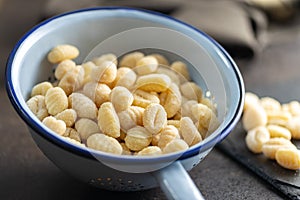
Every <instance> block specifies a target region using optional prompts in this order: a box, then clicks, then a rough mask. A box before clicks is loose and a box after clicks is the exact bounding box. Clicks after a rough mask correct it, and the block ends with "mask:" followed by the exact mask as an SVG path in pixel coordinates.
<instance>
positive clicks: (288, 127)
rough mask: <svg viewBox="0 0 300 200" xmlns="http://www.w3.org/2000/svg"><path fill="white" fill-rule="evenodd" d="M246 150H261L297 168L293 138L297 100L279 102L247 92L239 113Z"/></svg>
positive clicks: (299, 116) (298, 131)
mask: <svg viewBox="0 0 300 200" xmlns="http://www.w3.org/2000/svg"><path fill="white" fill-rule="evenodd" d="M242 123H243V127H244V129H245V130H246V131H247V135H246V137H245V141H246V145H247V147H248V149H249V150H250V151H251V152H253V153H255V154H260V153H262V154H263V155H264V156H266V157H267V158H268V159H271V160H275V161H276V162H277V163H278V164H279V165H280V166H282V167H284V168H286V169H291V170H298V169H300V151H299V150H298V149H297V147H296V146H295V145H294V144H293V143H292V140H299V139H300V103H299V102H298V101H296V100H294V101H290V102H288V103H285V104H281V103H280V102H279V101H278V100H277V99H275V98H272V97H261V98H259V97H258V96H257V95H256V94H254V93H251V92H247V93H246V95H245V105H244V111H243V116H242Z"/></svg>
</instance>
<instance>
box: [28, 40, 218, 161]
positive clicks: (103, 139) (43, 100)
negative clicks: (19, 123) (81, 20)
mask: <svg viewBox="0 0 300 200" xmlns="http://www.w3.org/2000/svg"><path fill="white" fill-rule="evenodd" d="M78 55H79V50H78V49H77V47H75V46H73V45H69V44H62V45H58V46H56V47H54V48H53V49H51V50H50V51H49V53H48V55H47V59H48V61H49V62H50V63H52V64H53V65H54V66H53V68H54V71H53V75H54V77H55V79H56V80H55V81H54V82H48V81H44V82H40V83H37V84H36V85H34V87H33V88H32V91H31V93H30V95H29V96H30V98H29V99H28V100H27V101H26V104H27V105H28V107H29V109H30V110H31V111H32V113H33V114H34V115H36V116H37V117H38V119H39V120H40V121H41V122H42V123H43V124H44V125H45V126H47V127H48V128H50V129H51V130H53V131H54V132H56V133H57V134H58V135H60V136H61V137H63V138H66V139H67V140H68V141H70V142H71V143H73V144H76V145H80V146H82V147H85V148H90V149H94V150H97V151H103V152H106V153H112V154H116V155H132V156H158V155H162V154H166V153H172V152H177V151H184V150H186V149H188V148H189V147H191V146H193V145H196V144H197V143H199V142H201V141H202V140H203V139H205V135H206V132H209V131H211V132H212V131H214V130H215V128H216V127H217V126H218V125H219V122H218V119H217V107H216V105H215V104H214V102H213V101H212V100H211V99H210V98H209V97H205V96H204V95H203V91H202V88H201V87H200V86H198V85H197V84H196V83H195V82H193V80H192V79H191V78H190V74H189V71H188V67H187V65H186V64H185V63H184V62H182V61H174V62H172V63H170V62H169V60H168V59H167V57H165V56H164V55H162V54H159V53H151V54H148V55H147V54H145V53H143V52H140V51H135V52H131V53H128V54H125V55H123V56H122V57H121V58H118V57H117V56H116V55H115V54H113V53H107V54H103V55H100V56H96V57H95V58H93V59H91V60H89V61H86V62H84V63H76V62H75V60H74V59H75V58H77V56H78ZM210 127H214V128H213V129H212V128H210ZM204 130H205V134H204V132H203V131H204Z"/></svg>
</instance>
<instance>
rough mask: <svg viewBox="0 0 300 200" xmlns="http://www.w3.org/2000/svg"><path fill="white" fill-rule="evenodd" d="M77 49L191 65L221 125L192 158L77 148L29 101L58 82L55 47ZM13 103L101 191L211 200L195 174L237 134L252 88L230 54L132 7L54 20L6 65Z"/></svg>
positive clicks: (58, 158)
mask: <svg viewBox="0 0 300 200" xmlns="http://www.w3.org/2000/svg"><path fill="white" fill-rule="evenodd" d="M64 43H68V44H73V45H75V46H77V47H78V48H79V50H80V55H79V57H78V58H76V60H75V61H76V63H82V62H84V61H86V60H89V59H90V58H92V57H94V56H96V55H101V54H103V53H114V54H116V55H118V56H121V55H124V54H125V53H128V52H131V51H135V50H141V51H145V52H146V53H151V52H159V53H161V54H163V55H165V56H166V57H167V58H168V59H169V60H170V61H174V60H178V59H179V60H182V61H184V62H186V63H188V68H189V72H190V74H191V78H192V80H193V81H195V82H196V83H197V84H199V85H200V86H201V88H203V91H204V95H205V96H206V97H208V98H211V99H212V100H213V101H214V103H216V105H217V112H218V119H219V121H220V122H221V123H220V126H219V127H218V129H217V130H216V131H214V132H213V133H212V134H211V135H209V136H208V137H207V138H205V139H204V140H203V141H202V142H200V143H199V144H196V145H194V146H192V147H190V148H189V149H188V150H186V151H184V152H176V153H171V154H166V155H162V156H155V157H134V156H126V155H124V156H123V155H122V156H116V155H112V154H109V153H104V152H99V151H96V150H92V149H89V148H86V147H80V146H78V145H74V144H73V143H71V142H69V141H68V140H65V139H63V138H62V137H60V136H58V135H57V134H56V133H54V132H53V131H51V130H50V129H48V128H47V127H46V126H44V125H43V124H42V123H41V122H40V121H39V120H38V119H37V117H35V116H34V114H33V113H32V112H31V111H30V110H29V108H28V107H27V105H26V101H27V99H28V98H29V95H30V92H31V89H32V87H33V86H34V85H35V84H37V83H39V82H41V81H45V80H49V79H51V75H52V74H53V72H52V66H51V64H50V63H49V62H47V60H46V57H47V56H46V55H47V53H48V52H49V50H50V49H51V48H53V47H54V46H56V45H58V44H64ZM6 88H7V94H8V96H9V98H10V101H11V103H12V105H13V107H14V108H15V110H16V111H17V113H18V114H19V116H20V117H21V118H22V119H23V120H24V122H25V123H26V125H27V126H28V129H29V131H30V133H31V135H32V137H33V139H34V141H35V142H36V144H37V145H38V147H39V148H40V149H41V151H42V152H43V153H44V154H45V155H46V156H47V157H48V158H49V159H50V160H51V161H53V163H55V164H56V165H57V166H58V167H59V168H60V169H61V170H63V171H64V172H66V173H68V174H70V175H71V176H73V177H75V178H77V179H78V180H80V181H83V182H85V183H87V184H90V185H92V186H94V187H98V188H100V189H106V190H112V191H138V190H147V189H150V188H154V187H161V189H162V190H163V191H164V192H165V194H166V196H167V197H168V198H169V199H203V196H202V195H201V193H200V191H199V190H198V188H197V187H196V186H195V184H194V182H193V180H192V179H191V178H190V176H189V175H188V173H187V172H188V171H189V170H191V169H192V168H193V167H195V166H196V165H197V164H199V162H200V161H201V160H202V159H203V158H204V157H205V156H206V155H207V154H208V153H209V152H210V151H211V150H212V148H213V147H214V146H215V145H216V144H217V143H219V142H221V141H222V140H223V139H224V138H225V137H226V136H227V135H228V134H229V133H230V132H231V130H232V129H233V128H234V126H235V125H236V123H237V122H238V121H239V118H240V116H241V113H242V107H243V103H244V100H243V99H244V85H243V79H242V77H241V74H240V72H239V70H238V67H237V66H236V64H235V63H234V61H233V59H232V58H231V57H230V55H228V53H227V52H226V51H225V50H224V49H223V48H222V47H221V46H220V45H219V44H218V43H217V42H216V41H214V40H213V39H212V38H211V37H209V36H208V35H207V34H205V33H204V32H202V31H200V30H198V29H196V28H194V27H192V26H191V25H189V24H186V23H184V22H182V21H179V20H177V19H174V18H172V17H170V16H167V15H164V14H161V13H157V12H153V11H149V10H142V9H136V8H128V7H95V8H89V9H81V10H75V11H71V12H67V13H63V14H61V15H57V16H54V17H52V18H49V19H47V20H45V21H43V22H41V23H40V24H38V25H36V26H35V27H33V28H32V29H31V30H29V31H28V32H27V33H26V34H25V35H24V36H23V37H22V38H21V39H20V40H19V41H18V42H17V44H16V45H15V47H14V49H13V50H12V52H11V54H10V56H9V58H8V61H7V67H6Z"/></svg>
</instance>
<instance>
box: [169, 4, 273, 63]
mask: <svg viewBox="0 0 300 200" xmlns="http://www.w3.org/2000/svg"><path fill="white" fill-rule="evenodd" d="M172 15H173V16H174V17H176V18H178V19H180V20H182V21H185V22H187V23H189V24H191V25H194V26H195V27H197V28H199V29H201V30H203V31H204V32H206V33H207V34H208V35H210V36H211V37H213V38H214V39H215V40H216V41H218V42H219V43H220V44H221V45H222V46H223V47H224V48H225V49H226V50H227V51H228V53H229V54H231V56H232V57H235V58H236V57H237V58H252V57H253V56H255V55H256V54H257V53H259V51H260V50H261V49H262V47H263V44H264V41H263V39H264V35H265V34H264V33H265V32H266V29H267V25H268V24H267V22H268V21H267V18H266V16H265V14H264V13H262V12H261V11H259V10H257V9H254V8H252V7H249V6H247V5H245V4H243V3H240V2H234V1H209V2H208V1H201V3H200V2H195V1H194V2H190V3H189V4H186V5H184V6H182V7H181V8H180V9H179V10H177V11H175V12H174V13H173V14H172Z"/></svg>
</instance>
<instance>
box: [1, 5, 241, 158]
mask: <svg viewBox="0 0 300 200" xmlns="http://www.w3.org/2000/svg"><path fill="white" fill-rule="evenodd" d="M98 10H124V11H134V12H143V13H148V14H151V15H156V16H160V17H163V18H166V19H169V20H172V21H175V22H177V23H180V24H182V25H184V26H186V27H188V28H190V29H193V30H194V31H196V32H198V33H199V34H201V35H203V36H204V37H206V38H207V39H208V40H209V41H210V42H212V43H213V44H214V45H215V47H217V48H218V49H219V50H220V52H221V53H223V55H224V56H225V58H226V59H227V61H229V63H230V65H231V66H232V69H233V71H234V72H235V75H236V79H237V81H238V86H239V96H240V99H239V101H238V105H237V107H236V111H235V113H234V115H233V117H232V119H231V120H230V121H229V122H228V123H227V125H226V126H225V127H224V129H223V130H222V131H221V132H220V134H217V135H216V136H215V137H214V138H212V139H210V140H209V141H207V142H204V143H202V144H201V145H199V146H198V145H195V146H196V147H195V148H193V147H191V148H189V149H188V150H187V151H185V152H184V153H183V154H182V155H181V156H180V157H179V158H178V159H179V160H182V159H185V158H189V157H192V156H195V155H197V154H199V152H200V150H201V151H205V150H208V149H211V148H212V147H214V145H216V144H217V143H219V142H221V141H222V140H223V139H224V138H225V137H226V136H227V135H228V134H229V133H230V132H231V131H232V129H233V128H234V127H235V125H236V124H237V123H238V121H239V119H240V116H241V114H242V107H243V104H244V93H245V91H244V83H243V79H242V76H241V74H240V72H239V70H238V67H237V66H236V64H235V62H234V61H233V59H232V58H231V56H230V55H229V54H228V53H227V52H226V50H225V49H224V48H223V47H222V46H221V45H220V44H219V43H218V42H216V41H215V40H214V39H213V38H211V37H210V36H209V35H207V34H206V33H204V32H202V31H201V30H199V29H197V28H195V27H194V26H192V25H190V24H187V23H185V22H183V21H180V20H178V19H176V18H173V17H171V16H169V15H166V14H163V13H160V12H156V11H151V10H146V9H142V8H131V7H124V6H121V7H120V6H109V7H93V8H85V9H79V10H74V11H70V12H65V13H62V14H59V15H56V16H53V17H51V18H49V19H46V20H44V21H42V22H40V23H39V24H37V25H36V26H34V27H33V28H32V29H30V30H29V31H28V32H27V33H25V34H24V36H23V37H21V39H20V40H19V41H18V42H17V43H16V45H15V46H14V48H13V50H12V51H11V53H10V55H9V57H8V60H7V63H6V69H5V75H6V76H5V79H6V81H5V83H6V91H7V94H8V97H9V99H10V101H11V103H12V105H13V107H14V109H15V110H16V112H17V113H18V114H19V116H20V117H21V118H22V119H23V120H24V121H25V123H26V124H27V125H28V126H29V127H30V128H31V129H33V130H34V131H36V132H37V133H38V134H39V135H40V136H42V137H43V138H44V139H46V140H48V141H50V142H51V143H54V144H55V145H57V146H59V147H60V148H63V149H65V150H67V151H69V152H72V153H74V154H76V155H80V156H83V157H86V158H90V159H93V160H95V156H93V155H92V153H91V152H90V150H88V149H82V148H78V147H76V146H75V145H72V144H69V143H66V142H64V141H62V140H60V139H59V138H58V137H55V136H53V135H51V134H48V132H47V131H46V130H45V129H44V128H43V127H41V125H40V124H38V123H36V122H35V121H33V120H32V119H31V117H30V115H29V114H28V113H27V112H26V111H25V109H23V108H22V105H21V103H20V102H19V100H18V98H17V95H16V93H15V91H14V88H13V83H12V79H11V77H12V74H11V67H12V62H13V60H14V57H15V54H16V52H17V50H18V48H19V47H20V46H21V44H22V43H23V41H24V40H26V38H27V37H29V36H30V35H31V33H33V32H34V31H35V30H37V29H38V28H40V27H42V26H44V25H46V24H47V23H49V22H51V21H52V20H55V19H57V18H61V17H63V16H66V15H71V14H74V13H80V12H87V11H98ZM101 156H102V154H101ZM104 156H105V155H104ZM107 156H108V157H112V159H113V157H114V155H107ZM122 157H123V156H118V157H117V158H118V159H122ZM124 157H125V158H124V159H126V160H127V159H130V157H127V156H124ZM131 157H132V159H136V158H135V157H134V156H131ZM160 158H161V157H147V159H150V160H152V159H158V160H159V159H160ZM162 159H163V158H162ZM143 160H144V159H143Z"/></svg>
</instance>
